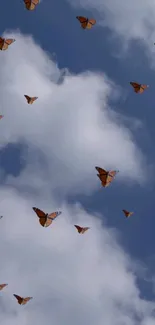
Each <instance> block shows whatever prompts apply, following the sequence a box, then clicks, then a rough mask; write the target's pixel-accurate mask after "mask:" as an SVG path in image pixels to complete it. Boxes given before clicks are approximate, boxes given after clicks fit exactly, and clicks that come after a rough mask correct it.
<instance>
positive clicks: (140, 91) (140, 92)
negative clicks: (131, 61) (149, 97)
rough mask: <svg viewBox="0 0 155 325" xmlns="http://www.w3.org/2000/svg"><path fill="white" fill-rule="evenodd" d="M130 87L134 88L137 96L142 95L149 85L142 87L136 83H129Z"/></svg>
mask: <svg viewBox="0 0 155 325" xmlns="http://www.w3.org/2000/svg"><path fill="white" fill-rule="evenodd" d="M130 85H131V86H132V87H133V88H134V92H135V93H139V94H142V93H143V91H144V90H145V89H147V88H148V87H149V85H142V84H138V83H137V82H130Z"/></svg>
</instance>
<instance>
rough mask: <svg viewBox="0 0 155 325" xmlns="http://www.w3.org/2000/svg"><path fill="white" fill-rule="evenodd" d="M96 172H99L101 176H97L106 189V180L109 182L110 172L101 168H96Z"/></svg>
mask: <svg viewBox="0 0 155 325" xmlns="http://www.w3.org/2000/svg"><path fill="white" fill-rule="evenodd" d="M95 168H96V170H97V171H98V172H99V174H97V176H98V177H99V179H100V181H101V183H102V186H103V187H105V186H106V180H107V175H108V171H106V170H105V169H103V168H100V167H95Z"/></svg>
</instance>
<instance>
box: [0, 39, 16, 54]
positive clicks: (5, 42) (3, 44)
mask: <svg viewBox="0 0 155 325" xmlns="http://www.w3.org/2000/svg"><path fill="white" fill-rule="evenodd" d="M13 42H15V39H12V38H2V37H0V50H1V51H5V50H7V49H8V46H9V45H11V44H12V43H13Z"/></svg>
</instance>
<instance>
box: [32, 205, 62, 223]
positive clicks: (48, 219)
mask: <svg viewBox="0 0 155 325" xmlns="http://www.w3.org/2000/svg"><path fill="white" fill-rule="evenodd" d="M32 209H33V210H34V212H35V213H36V214H37V216H38V218H39V222H40V224H41V226H43V227H48V226H50V225H51V223H52V221H53V220H54V219H55V218H56V217H58V216H59V215H60V214H61V213H62V212H61V211H56V212H52V213H50V214H48V213H45V212H43V211H42V210H40V209H38V208H35V207H33V208H32Z"/></svg>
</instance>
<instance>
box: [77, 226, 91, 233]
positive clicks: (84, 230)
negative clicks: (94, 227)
mask: <svg viewBox="0 0 155 325" xmlns="http://www.w3.org/2000/svg"><path fill="white" fill-rule="evenodd" d="M74 227H75V228H76V229H77V231H78V233H79V234H84V233H85V232H86V231H87V230H88V229H90V228H89V227H80V226H78V225H74Z"/></svg>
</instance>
